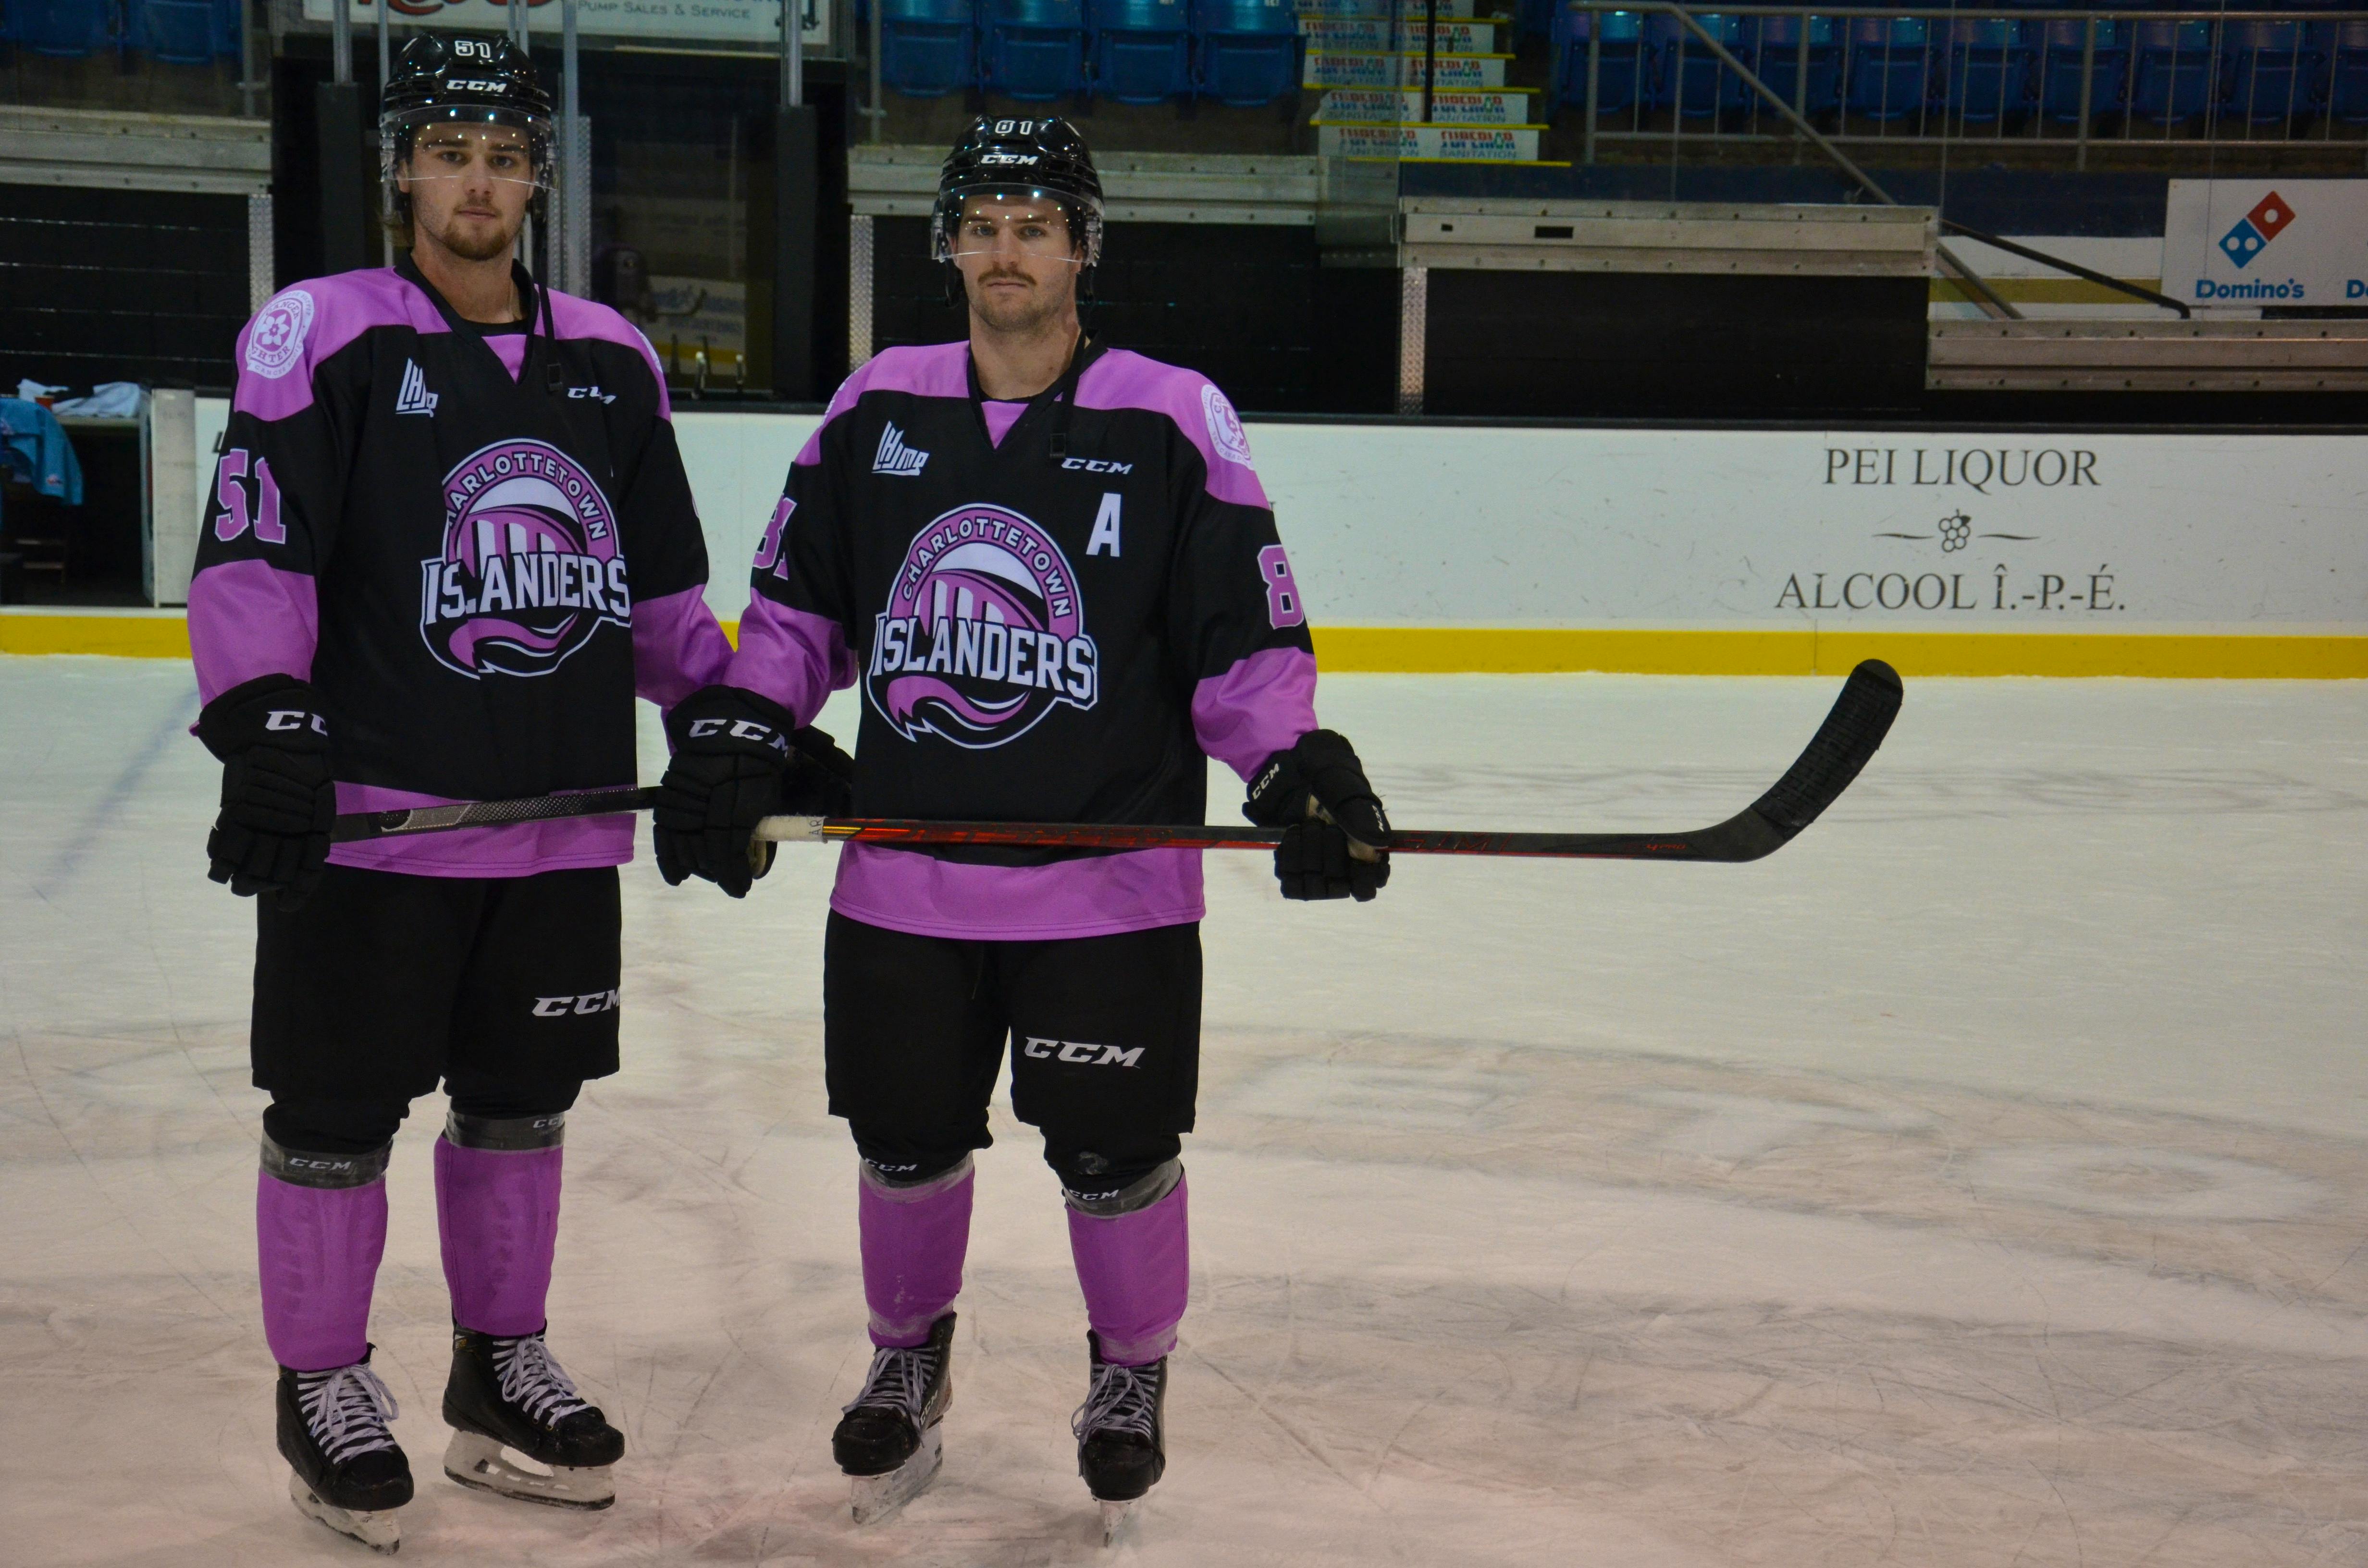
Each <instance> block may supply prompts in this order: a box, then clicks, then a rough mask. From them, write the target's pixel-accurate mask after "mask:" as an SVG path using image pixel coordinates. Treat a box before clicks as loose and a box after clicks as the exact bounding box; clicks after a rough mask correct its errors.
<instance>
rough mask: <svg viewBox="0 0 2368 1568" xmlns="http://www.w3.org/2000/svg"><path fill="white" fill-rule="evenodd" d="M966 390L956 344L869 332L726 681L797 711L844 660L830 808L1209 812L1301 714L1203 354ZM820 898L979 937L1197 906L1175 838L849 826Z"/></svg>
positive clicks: (1074, 928) (1261, 554)
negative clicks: (1004, 838)
mask: <svg viewBox="0 0 2368 1568" xmlns="http://www.w3.org/2000/svg"><path fill="white" fill-rule="evenodd" d="M1061 394H1062V389H1061V388H1060V387H1058V386H1056V387H1054V388H1053V389H1051V390H1049V391H1047V392H1044V393H1042V394H1041V395H1039V396H1038V397H1036V398H1035V399H1033V400H1031V401H1030V402H1028V403H996V402H989V401H986V400H985V398H983V397H982V396H981V394H980V392H979V389H978V385H977V380H976V377H975V375H974V374H973V371H972V369H971V362H970V347H969V345H967V344H966V343H950V344H943V345H939V346H938V347H928V348H892V349H890V350H888V351H887V352H885V353H883V354H882V355H880V356H879V357H878V358H875V359H873V360H871V362H870V363H869V364H867V365H865V366H864V367H863V368H862V369H860V370H858V371H857V372H856V373H855V374H854V375H853V376H851V377H849V378H848V381H847V382H846V384H845V385H843V386H841V387H840V388H839V389H838V392H837V395H836V396H835V397H833V398H832V399H831V403H830V409H829V412H828V414H827V415H825V418H824V422H823V426H822V428H821V429H820V430H818V431H817V432H815V434H814V438H813V439H812V440H810V441H808V442H807V443H806V446H805V449H804V450H803V451H802V452H800V453H799V454H798V457H797V460H796V461H795V462H794V463H793V464H792V465H791V469H790V474H789V482H788V483H787V484H786V485H785V486H784V488H783V494H782V496H781V501H780V506H779V507H778V508H777V509H776V510H775V512H774V514H773V520H772V524H771V526H770V527H769V528H768V529H767V530H766V532H765V536H764V539H763V541H762V542H761V543H760V544H759V545H758V547H757V560H756V567H755V573H754V586H755V593H754V596H753V597H752V598H751V600H750V603H749V606H748V610H747V614H746V618H745V619H743V620H742V621H741V623H740V649H739V653H737V655H736V656H735V657H734V660H733V662H732V667H731V673H730V674H729V675H728V676H726V677H725V678H726V679H727V680H729V681H730V682H731V683H732V684H733V685H735V686H739V687H746V688H748V689H750V690H753V691H757V692H759V693H762V694H763V695H765V696H767V697H769V698H771V699H773V700H775V701H776V702H779V703H780V704H781V705H783V706H784V707H786V708H788V709H789V710H791V712H793V713H795V714H796V715H797V716H798V718H799V720H800V721H801V722H812V720H813V718H814V714H815V713H816V712H817V711H819V710H820V709H821V707H822V704H823V701H824V699H825V698H826V697H827V696H828V695H829V694H830V692H832V691H833V690H834V689H837V688H838V687H845V686H849V685H852V684H855V683H858V682H860V683H861V686H862V694H863V722H862V729H861V732H860V737H859V739H858V744H857V745H856V749H855V809H856V811H857V812H859V813H860V814H862V815H866V816H888V817H923V818H934V819H938V820H941V821H944V820H962V819H974V820H986V821H1001V822H1030V821H1036V822H1082V823H1169V824H1197V823H1200V822H1202V821H1203V820H1205V818H1204V812H1205V809H1206V800H1205V796H1206V793H1207V784H1208V765H1207V761H1206V758H1208V757H1212V756H1213V757H1216V758H1217V759H1219V760H1220V761H1222V762H1224V763H1225V764H1226V765H1227V766H1229V767H1232V768H1233V769H1234V770H1235V772H1237V773H1239V774H1241V775H1242V776H1243V777H1244V778H1247V777H1248V776H1249V775H1250V773H1251V772H1252V771H1254V770H1255V769H1256V768H1257V767H1258V765H1259V764H1260V763H1262V762H1264V761H1265V760H1266V758H1267V757H1268V756H1271V755H1272V754H1273V753H1275V752H1276V751H1279V750H1281V749H1282V748H1284V747H1286V746H1289V745H1291V744H1292V743H1293V742H1294V741H1296V740H1297V739H1298V738H1299V737H1300V736H1301V735H1303V734H1304V733H1307V732H1308V731H1310V730H1312V729H1314V728H1315V655H1314V653H1313V651H1312V645H1311V644H1310V642H1309V641H1308V633H1307V626H1306V620H1307V616H1306V611H1305V610H1304V608H1303V607H1302V606H1301V604H1300V602H1299V597H1298V589H1297V587H1296V585H1294V584H1293V583H1292V576H1291V564H1290V562H1289V561H1288V560H1287V559H1286V558H1285V557H1284V555H1283V551H1282V545H1281V540H1278V539H1277V537H1276V534H1275V525H1274V513H1273V510H1272V509H1271V508H1270V507H1269V506H1268V504H1267V498H1266V492H1265V491H1264V489H1262V488H1261V487H1260V485H1259V483H1258V472H1257V470H1256V469H1255V468H1253V467H1252V466H1251V461H1250V449H1249V443H1248V441H1247V438H1246V437H1245V436H1244V434H1243V431H1242V426H1241V421H1240V420H1239V419H1238V418H1237V417H1235V414H1234V409H1233V405H1232V404H1231V403H1227V402H1226V401H1225V397H1224V393H1222V392H1219V391H1218V390H1217V389H1216V388H1215V387H1214V386H1212V385H1211V384H1210V383H1209V381H1207V379H1206V378H1204V377H1202V376H1201V375H1199V374H1197V373H1195V372H1193V371H1190V370H1182V369H1176V368H1175V367H1173V366H1169V365H1162V364H1159V363H1157V362H1156V361H1155V360H1151V359H1146V358H1143V357H1142V356H1140V355H1137V354H1130V353H1126V352H1123V351H1119V350H1109V351H1104V350H1100V349H1099V348H1097V347H1093V346H1090V345H1089V346H1087V347H1086V349H1084V350H1083V351H1082V354H1081V358H1080V366H1079V368H1078V369H1077V370H1076V395H1075V398H1074V400H1073V401H1070V400H1065V399H1064V398H1063V397H1062V395H1061ZM831 903H832V907H833V908H835V909H837V910H838V911H839V912H840V913H841V914H844V915H848V916H850V917H852V918H854V919H858V920H862V921H865V922H868V923H870V924H872V925H877V926H888V927H890V928H892V929H895V930H902V931H913V932H919V933H923V934H927V935H939V936H954V937H991V938H1004V939H1012V940H1017V939H1022V938H1030V939H1032V938H1043V937H1087V936H1099V935H1105V934H1108V933H1111V932H1118V931H1132V930H1140V929H1143V928H1145V927H1148V926H1164V925H1173V924H1177V923H1179V922H1182V921H1188V920H1197V919H1199V918H1200V917H1201V913H1202V903H1201V860H1200V853H1199V851H1197V850H1190V849H1152V850H1140V851H1130V852H1125V853H1117V854H1084V855H1079V854H1076V853H1074V852H1070V853H1064V852H1059V851H1010V850H989V849H968V848H963V849H946V850H914V849H892V848H885V847H882V846H875V845H862V844H850V845H848V846H845V847H844V848H842V850H841V851H840V859H839V869H838V882H837V890H836V891H835V892H834V893H833V894H832V899H831Z"/></svg>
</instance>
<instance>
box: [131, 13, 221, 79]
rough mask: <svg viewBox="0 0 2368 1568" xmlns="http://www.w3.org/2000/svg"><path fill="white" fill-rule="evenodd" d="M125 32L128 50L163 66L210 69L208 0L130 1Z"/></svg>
mask: <svg viewBox="0 0 2368 1568" xmlns="http://www.w3.org/2000/svg"><path fill="white" fill-rule="evenodd" d="M124 20H125V24H126V25H125V28H124V30H125V32H126V33H127V34H129V35H130V37H131V47H132V48H134V49H136V50H138V51H141V52H142V53H143V54H145V55H147V56H148V58H149V59H151V60H155V61H161V62H164V63H165V64H167V65H210V64H211V63H213V58H214V13H213V6H212V4H211V0H131V3H130V6H128V8H127V12H126V16H125V18H124Z"/></svg>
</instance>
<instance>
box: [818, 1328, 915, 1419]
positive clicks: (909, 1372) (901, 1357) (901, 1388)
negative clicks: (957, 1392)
mask: <svg viewBox="0 0 2368 1568" xmlns="http://www.w3.org/2000/svg"><path fill="white" fill-rule="evenodd" d="M935 1370H937V1355H936V1353H935V1352H934V1351H932V1350H931V1349H930V1348H929V1346H926V1345H916V1346H911V1347H909V1348H899V1347H897V1346H886V1345H884V1346H881V1347H880V1348H879V1349H878V1350H875V1351H873V1352H872V1355H871V1375H870V1376H868V1377H866V1378H865V1379H864V1380H863V1392H861V1393H860V1394H857V1395H856V1396H855V1398H854V1399H853V1400H852V1401H851V1402H849V1403H846V1404H843V1405H841V1406H839V1409H838V1413H839V1414H840V1415H849V1414H851V1413H853V1412H854V1411H856V1410H858V1409H860V1408H861V1407H862V1406H864V1405H867V1404H868V1405H871V1406H874V1407H876V1408H879V1409H884V1410H901V1411H903V1412H904V1413H905V1415H910V1416H911V1417H913V1419H915V1420H916V1421H917V1420H919V1419H920V1418H921V1406H922V1404H923V1403H924V1402H925V1401H927V1400H928V1397H929V1374H930V1373H931V1372H934V1371H935Z"/></svg>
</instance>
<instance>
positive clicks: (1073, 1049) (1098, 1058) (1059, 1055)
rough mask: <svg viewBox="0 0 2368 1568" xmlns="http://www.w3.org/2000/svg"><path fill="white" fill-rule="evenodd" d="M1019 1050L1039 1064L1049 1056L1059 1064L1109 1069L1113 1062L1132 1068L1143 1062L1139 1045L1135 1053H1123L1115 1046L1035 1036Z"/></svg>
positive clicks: (1141, 1048)
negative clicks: (1077, 1063) (1075, 1064)
mask: <svg viewBox="0 0 2368 1568" xmlns="http://www.w3.org/2000/svg"><path fill="white" fill-rule="evenodd" d="M1019 1049H1020V1051H1022V1052H1023V1053H1024V1054H1026V1055H1029V1056H1032V1057H1034V1058H1035V1059H1036V1060H1037V1061H1039V1062H1042V1060H1044V1059H1045V1058H1046V1057H1048V1056H1049V1057H1051V1058H1053V1060H1055V1061H1058V1062H1083V1063H1084V1064H1085V1065H1087V1066H1088V1067H1107V1066H1109V1065H1110V1063H1112V1062H1116V1063H1118V1065H1120V1066H1121V1067H1132V1066H1133V1065H1134V1064H1135V1063H1136V1062H1140V1061H1141V1060H1143V1047H1141V1046H1139V1045H1138V1046H1136V1047H1135V1048H1134V1049H1133V1051H1121V1050H1120V1049H1119V1048H1118V1047H1117V1046H1114V1045H1092V1044H1088V1043H1087V1041H1085V1040H1043V1039H1040V1038H1038V1037H1036V1036H1033V1035H1031V1036H1030V1037H1029V1039H1028V1042H1027V1043H1026V1044H1025V1045H1023V1046H1021V1047H1020V1048H1019Z"/></svg>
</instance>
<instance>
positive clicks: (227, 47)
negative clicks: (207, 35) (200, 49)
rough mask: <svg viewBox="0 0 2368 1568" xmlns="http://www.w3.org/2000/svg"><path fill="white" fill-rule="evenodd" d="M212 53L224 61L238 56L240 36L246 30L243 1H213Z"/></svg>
mask: <svg viewBox="0 0 2368 1568" xmlns="http://www.w3.org/2000/svg"><path fill="white" fill-rule="evenodd" d="M213 8H214V52H215V53H216V54H217V55H220V56H221V57H222V59H224V60H236V59H238V58H239V56H240V52H241V51H240V49H239V42H240V34H241V33H243V32H244V31H245V28H246V6H245V4H244V0H213Z"/></svg>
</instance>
